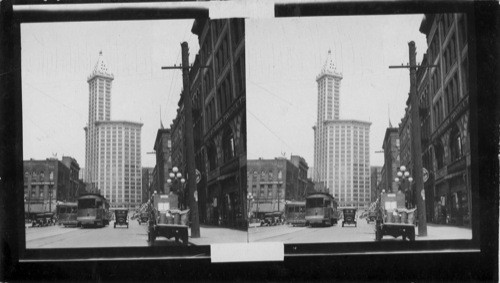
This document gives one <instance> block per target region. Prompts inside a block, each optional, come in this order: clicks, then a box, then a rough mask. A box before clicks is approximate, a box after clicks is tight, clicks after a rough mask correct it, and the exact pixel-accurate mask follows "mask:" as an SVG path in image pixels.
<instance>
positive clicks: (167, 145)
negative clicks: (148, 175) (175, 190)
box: [151, 129, 182, 194]
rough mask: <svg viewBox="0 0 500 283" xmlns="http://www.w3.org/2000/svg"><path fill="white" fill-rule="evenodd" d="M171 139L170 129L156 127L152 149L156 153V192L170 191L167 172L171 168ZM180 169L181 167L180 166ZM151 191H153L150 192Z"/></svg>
mask: <svg viewBox="0 0 500 283" xmlns="http://www.w3.org/2000/svg"><path fill="white" fill-rule="evenodd" d="M171 149H172V139H171V131H170V129H158V132H157V134H156V139H155V145H154V151H155V154H156V166H155V169H156V174H155V175H154V178H155V183H156V191H157V192H158V193H163V194H168V193H170V185H169V184H168V183H167V179H168V178H169V176H168V175H169V173H170V171H171V170H172V167H173V166H175V165H172V152H171ZM181 169H182V168H181ZM151 193H154V191H153V192H151Z"/></svg>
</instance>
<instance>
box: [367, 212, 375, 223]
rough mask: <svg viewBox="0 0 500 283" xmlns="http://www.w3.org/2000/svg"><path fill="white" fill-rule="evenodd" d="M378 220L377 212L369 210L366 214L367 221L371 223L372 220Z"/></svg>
mask: <svg viewBox="0 0 500 283" xmlns="http://www.w3.org/2000/svg"><path fill="white" fill-rule="evenodd" d="M375 220H377V212H375V211H369V212H368V214H367V215H366V223H368V224H370V222H375Z"/></svg>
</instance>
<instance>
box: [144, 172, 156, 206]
mask: <svg viewBox="0 0 500 283" xmlns="http://www.w3.org/2000/svg"><path fill="white" fill-rule="evenodd" d="M153 170H154V168H151V167H142V194H141V203H145V202H147V201H148V200H149V199H150V197H151V195H152V194H153V193H154V191H153V190H152V188H153Z"/></svg>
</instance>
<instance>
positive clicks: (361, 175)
mask: <svg viewBox="0 0 500 283" xmlns="http://www.w3.org/2000/svg"><path fill="white" fill-rule="evenodd" d="M342 78H343V77H342V73H340V72H337V70H336V67H335V65H334V63H333V58H332V54H331V51H328V57H327V59H326V61H325V64H324V65H323V68H322V69H321V72H320V74H319V75H318V76H317V77H316V82H317V83H318V110H317V111H318V117H317V121H316V125H315V126H314V127H313V129H314V173H313V180H314V181H315V182H316V183H321V184H322V185H323V186H325V187H326V188H327V190H328V192H329V193H330V194H332V195H333V196H334V197H335V198H336V199H337V201H338V203H339V206H341V207H360V208H361V207H368V205H369V203H370V125H371V123H370V122H363V121H358V120H340V115H339V110H340V81H341V80H342Z"/></svg>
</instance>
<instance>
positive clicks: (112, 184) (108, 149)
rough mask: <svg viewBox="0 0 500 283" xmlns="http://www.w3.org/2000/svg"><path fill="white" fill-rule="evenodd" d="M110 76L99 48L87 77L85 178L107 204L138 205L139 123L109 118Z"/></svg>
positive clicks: (113, 205)
mask: <svg viewBox="0 0 500 283" xmlns="http://www.w3.org/2000/svg"><path fill="white" fill-rule="evenodd" d="M113 78H114V77H113V74H112V73H111V72H110V71H109V70H108V68H107V66H106V64H105V63H104V60H103V56H102V52H100V53H99V59H98V60H97V63H96V65H95V67H94V70H93V71H92V73H91V74H90V76H89V77H88V79H87V82H88V84H89V121H88V125H87V127H85V138H86V144H85V146H86V147H85V167H86V174H85V182H86V183H90V184H91V185H92V187H93V189H94V190H95V189H97V190H99V192H100V193H101V194H102V195H103V196H104V197H106V199H107V200H108V201H109V202H110V204H111V207H126V208H134V207H136V208H138V207H139V206H140V204H141V200H142V195H141V191H142V190H141V187H142V173H141V128H142V123H137V122H130V121H123V120H121V121H113V120H111V82H112V81H113Z"/></svg>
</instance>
